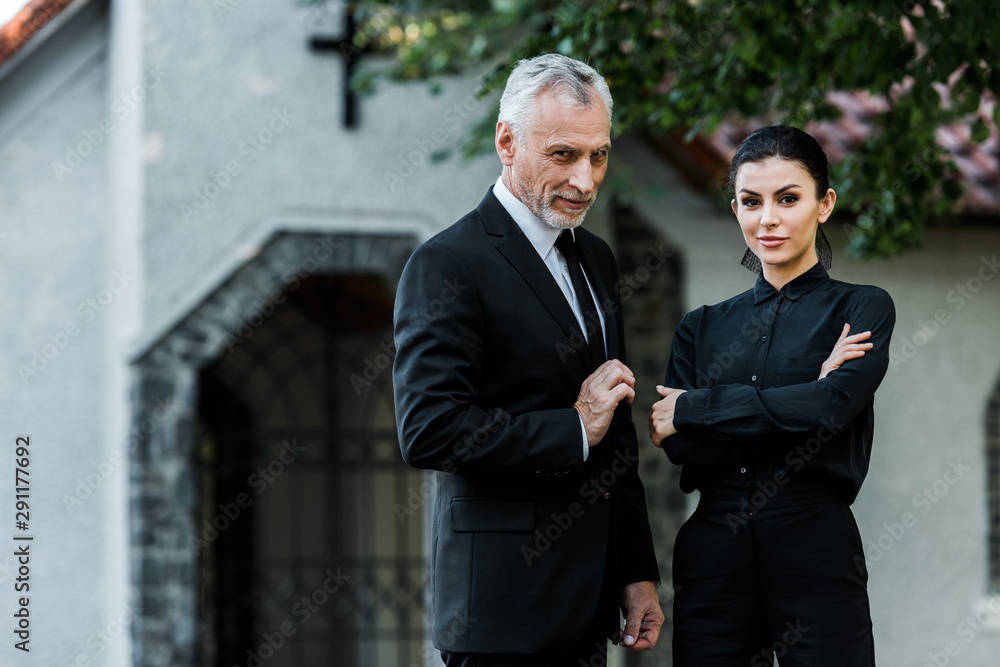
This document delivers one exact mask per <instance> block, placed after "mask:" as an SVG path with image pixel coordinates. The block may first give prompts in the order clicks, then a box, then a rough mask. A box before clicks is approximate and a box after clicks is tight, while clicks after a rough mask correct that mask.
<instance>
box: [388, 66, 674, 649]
mask: <svg viewBox="0 0 1000 667" xmlns="http://www.w3.org/2000/svg"><path fill="white" fill-rule="evenodd" d="M611 110H612V101H611V95H610V93H609V91H608V86H607V84H606V83H605V81H604V79H603V77H601V75H600V74H598V73H597V71H595V70H594V69H593V68H591V67H589V66H588V65H586V64H584V63H581V62H578V61H575V60H571V59H569V58H566V57H564V56H560V55H555V54H546V55H542V56H538V57H536V58H532V59H530V60H523V61H521V62H520V63H518V65H517V67H516V68H515V69H514V71H513V72H512V73H511V75H510V78H509V79H508V81H507V86H506V89H505V90H504V93H503V97H502V98H501V100H500V114H499V118H498V121H497V126H496V150H497V153H498V154H499V156H500V161H501V162H502V163H503V172H502V174H501V176H500V178H499V179H498V180H497V182H496V183H495V184H494V185H493V187H492V188H490V190H489V191H488V192H487V193H486V196H485V198H483V200H482V202H480V204H479V206H478V207H477V208H476V209H475V210H474V211H472V212H470V213H468V214H467V215H466V216H464V217H463V218H462V219H461V220H459V221H458V222H456V223H455V224H454V225H452V226H451V227H449V228H447V229H446V230H444V231H443V232H441V233H440V234H438V235H436V236H435V237H433V238H431V239H430V240H428V241H427V242H426V243H425V244H423V245H422V246H421V247H420V248H418V249H417V251H416V252H415V253H414V254H413V256H412V257H411V258H410V260H409V262H408V263H407V265H406V268H405V269H404V270H403V275H402V278H401V279H400V283H399V289H398V292H397V297H396V308H395V313H394V326H395V340H396V347H397V352H396V358H395V365H394V368H393V380H394V387H395V397H396V420H397V424H398V428H399V442H400V448H401V450H402V453H403V458H404V459H405V460H406V462H407V463H408V464H410V465H412V466H415V467H417V468H426V469H433V470H439V471H441V472H442V474H440V475H439V484H438V492H437V498H436V502H435V506H434V519H433V521H434V538H433V543H432V553H431V563H432V564H431V567H432V586H431V588H432V604H433V608H432V636H433V640H434V645H435V647H436V648H438V649H440V650H441V652H442V658H443V660H444V662H445V663H446V664H447V665H449V666H452V665H464V666H476V667H487V666H494V665H518V666H519V667H521V666H530V665H539V666H541V665H544V666H545V667H552V666H554V665H567V666H569V665H572V666H573V667H578V665H581V664H582V665H597V664H605V662H604V660H605V656H606V652H607V639H608V638H609V637H613V638H615V639H616V640H619V639H620V641H621V644H623V645H624V646H625V647H626V648H628V649H630V650H643V649H650V648H652V647H653V645H654V644H655V643H656V640H657V637H658V635H659V631H660V627H661V625H662V622H663V614H662V612H661V611H660V606H659V601H658V599H657V595H656V590H655V586H656V581H657V580H658V579H659V574H658V571H657V565H656V558H655V556H654V554H653V544H652V538H651V535H650V530H649V521H648V518H647V514H646V501H645V492H644V490H643V487H642V483H641V481H640V480H639V475H638V470H637V468H638V452H637V443H636V436H635V429H634V428H633V426H632V419H631V413H630V405H629V404H630V403H631V402H632V399H633V397H634V396H635V391H634V383H635V378H634V376H633V374H632V372H631V371H630V370H629V369H628V367H627V366H626V365H625V363H624V361H625V347H624V340H623V326H622V317H621V301H620V298H619V294H618V290H617V289H616V288H617V285H618V268H617V265H616V264H615V260H614V256H613V255H612V253H611V250H610V249H609V248H608V246H607V244H605V243H604V242H603V241H602V240H601V239H599V238H598V237H597V236H595V235H593V234H591V233H589V232H587V231H585V230H583V229H582V228H580V224H581V223H582V222H583V219H584V216H585V215H586V213H587V210H588V209H589V208H590V206H591V204H593V202H594V198H595V197H596V195H597V190H598V188H599V187H600V185H601V181H602V180H603V179H604V175H605V172H606V170H607V165H608V151H609V149H610V148H611V140H610V128H611ZM445 293H446V294H447V295H448V297H449V298H448V302H449V303H447V304H446V307H445V308H444V309H443V310H442V309H437V311H438V312H437V314H436V315H435V314H430V313H429V312H428V310H427V308H426V304H428V303H429V302H431V301H433V300H435V299H440V298H441V295H442V294H445ZM619 608H620V609H621V611H622V612H623V613H624V615H625V619H626V623H625V628H624V630H623V631H621V630H620V617H619ZM581 661H582V662H581Z"/></svg>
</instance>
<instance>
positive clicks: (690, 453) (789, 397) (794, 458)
mask: <svg viewBox="0 0 1000 667" xmlns="http://www.w3.org/2000/svg"><path fill="white" fill-rule="evenodd" d="M895 321H896V312H895V308H894V306H893V303H892V299H891V298H890V297H889V295H888V293H886V291H885V290H883V289H880V288H878V287H873V286H870V285H852V284H849V283H845V282H841V281H839V280H833V279H832V278H830V276H829V275H828V274H827V272H826V270H825V269H824V268H823V267H822V265H820V264H818V263H817V264H816V265H815V266H814V267H813V268H811V269H810V270H809V271H807V272H805V273H804V274H802V275H801V276H799V277H797V278H795V279H794V280H792V281H791V282H789V283H788V284H787V285H785V286H784V287H783V288H782V289H781V290H780V291H779V290H776V289H774V287H772V286H771V285H770V284H769V283H768V282H767V281H766V280H764V277H763V275H762V274H758V276H757V283H756V285H754V287H753V289H751V290H748V291H746V292H744V293H743V294H740V295H738V296H735V297H733V298H732V299H729V300H728V301H723V302H722V303H719V304H716V305H714V306H702V307H701V308H699V309H697V310H694V311H692V312H690V313H688V314H687V315H686V316H685V317H684V319H683V321H682V322H681V324H680V326H679V327H678V329H677V333H676V335H675V336H674V342H673V347H672V350H671V353H670V363H669V366H668V369H667V376H666V381H665V384H666V386H668V387H675V388H680V389H687V390H688V391H687V392H686V393H684V394H681V396H680V397H679V398H678V400H677V405H676V409H675V414H674V425H675V427H676V428H677V431H678V433H677V434H675V435H673V436H671V437H669V438H667V439H666V440H665V441H664V444H663V446H664V450H665V451H666V453H667V456H668V457H669V458H670V460H671V461H673V462H674V463H677V464H683V466H684V467H683V470H682V472H681V489H682V490H683V491H684V492H685V493H691V492H692V491H693V490H694V489H696V488H698V489H702V490H704V489H705V488H707V487H711V486H712V485H713V484H715V483H719V482H721V483H724V484H728V483H732V482H740V483H742V482H745V483H746V485H747V487H748V488H753V487H759V488H761V489H763V490H766V489H767V488H771V489H773V488H775V486H778V487H780V486H784V485H786V484H788V483H789V482H795V483H799V482H810V481H814V480H825V481H826V482H828V484H826V485H827V486H831V485H832V486H833V487H835V488H836V489H837V491H838V492H839V495H841V496H842V497H843V498H844V499H845V500H846V501H847V502H848V503H852V502H854V499H855V498H856V497H857V494H858V491H859V490H860V488H861V483H862V482H863V481H864V479H865V475H866V474H867V473H868V462H869V458H870V455H871V446H872V431H873V428H874V413H873V408H872V405H873V397H874V395H875V390H876V389H877V388H878V386H879V383H881V382H882V378H883V377H884V376H885V373H886V370H887V368H888V364H889V338H890V336H891V335H892V328H893V325H894V324H895ZM845 323H848V324H850V325H851V334H855V333H860V332H863V331H871V332H872V336H871V338H870V339H869V341H868V342H871V343H873V348H872V349H871V350H869V351H868V352H867V353H866V354H865V356H864V357H861V358H859V359H850V360H848V361H846V362H845V363H844V364H843V365H842V366H841V367H840V368H838V369H837V370H834V371H832V372H831V373H830V374H829V375H827V376H826V377H825V378H823V379H822V380H819V379H818V378H819V374H820V369H821V366H822V364H823V362H824V361H825V360H826V358H827V357H828V356H829V355H830V352H831V350H833V346H834V345H835V343H836V341H837V339H838V338H839V337H840V334H841V331H842V330H843V327H844V324H845Z"/></svg>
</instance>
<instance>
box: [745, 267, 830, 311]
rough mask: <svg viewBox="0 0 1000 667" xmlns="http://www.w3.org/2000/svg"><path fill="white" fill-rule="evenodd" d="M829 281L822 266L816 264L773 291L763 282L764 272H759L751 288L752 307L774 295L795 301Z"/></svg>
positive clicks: (769, 284) (769, 285)
mask: <svg viewBox="0 0 1000 667" xmlns="http://www.w3.org/2000/svg"><path fill="white" fill-rule="evenodd" d="M829 279H830V275H829V274H828V273H827V272H826V269H824V268H823V265H822V264H820V263H819V262H816V264H815V265H814V266H813V267H812V268H811V269H809V270H808V271H806V272H805V273H803V274H802V275H801V276H797V277H796V278H793V279H792V280H791V281H789V283H788V284H787V285H785V286H784V287H782V288H781V290H780V291H779V290H776V289H774V286H773V285H771V283H769V282H767V281H766V280H764V272H763V271H761V272H760V273H758V274H757V283H756V284H755V285H754V287H753V302H754V305H757V304H758V303H760V302H762V301H767V300H768V299H770V298H771V297H772V296H774V295H776V294H781V296H783V297H785V298H786V299H790V300H792V301H795V300H796V299H798V298H799V297H800V296H802V295H803V294H805V293H807V292H811V291H812V290H814V289H815V288H817V287H819V286H820V285H822V284H823V283H824V282H826V281H827V280H829Z"/></svg>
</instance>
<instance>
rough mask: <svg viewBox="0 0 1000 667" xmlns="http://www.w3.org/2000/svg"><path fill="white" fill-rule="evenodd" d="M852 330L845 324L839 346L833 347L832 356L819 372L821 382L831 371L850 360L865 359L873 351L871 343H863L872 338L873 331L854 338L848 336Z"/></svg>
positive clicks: (838, 341) (838, 340)
mask: <svg viewBox="0 0 1000 667" xmlns="http://www.w3.org/2000/svg"><path fill="white" fill-rule="evenodd" d="M850 330H851V325H850V324H845V325H844V330H843V331H841V332H840V338H838V339H837V344H836V345H834V346H833V351H832V352H830V356H829V357H827V359H826V361H824V362H823V367H822V368H821V369H820V372H819V379H820V380H822V379H823V378H825V377H826V376H827V375H829V374H830V371H833V370H835V369H837V368H840V366H841V364H843V363H844V362H845V361H847V360H848V359H857V358H858V357H863V356H865V352H867V351H868V350H870V349H872V344H871V343H862V342H861V341H863V340H868V339H869V338H871V337H872V332H871V331H864V332H862V333H859V334H854V335H853V336H848V335H847V334H848V333H849V332H850Z"/></svg>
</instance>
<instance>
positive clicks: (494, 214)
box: [478, 188, 593, 368]
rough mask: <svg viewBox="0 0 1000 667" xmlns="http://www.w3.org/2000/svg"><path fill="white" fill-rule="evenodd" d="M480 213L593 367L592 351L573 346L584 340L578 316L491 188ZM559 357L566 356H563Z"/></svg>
mask: <svg viewBox="0 0 1000 667" xmlns="http://www.w3.org/2000/svg"><path fill="white" fill-rule="evenodd" d="M478 211H479V216H480V218H481V219H482V220H483V225H484V227H485V228H486V233H487V234H489V235H490V236H493V237H496V249H497V251H498V252H499V253H500V254H501V255H503V257H504V258H505V259H506V260H507V261H508V262H509V263H510V265H511V266H512V267H513V268H514V270H515V271H517V272H518V273H519V274H520V275H521V278H522V279H523V280H524V282H526V283H527V284H528V287H529V288H530V289H531V291H532V292H534V293H535V296H536V297H538V300H539V301H540V302H541V303H542V305H543V306H545V309H546V310H548V311H549V313H550V314H551V315H552V317H553V318H554V319H555V321H556V322H557V323H558V324H559V327H560V328H561V329H562V330H563V332H564V333H565V334H566V338H567V341H566V344H567V347H568V348H570V349H573V350H575V351H576V353H577V354H579V355H580V357H581V358H582V359H583V362H584V363H585V364H586V365H587V367H588V368H593V360H592V359H591V356H590V348H589V347H588V346H587V345H586V343H584V344H583V345H574V344H573V342H574V341H580V340H583V337H582V336H583V335H582V334H581V333H580V326H579V323H578V322H577V319H576V315H574V314H573V310H572V308H570V305H569V303H567V302H566V297H565V295H564V294H563V292H562V290H561V289H560V288H559V285H557V284H556V281H555V278H553V277H552V274H551V273H550V272H549V269H548V267H547V266H545V262H543V261H542V258H541V257H539V256H538V253H537V252H535V248H534V247H533V246H532V245H531V242H530V241H528V239H527V237H525V235H524V233H523V232H522V231H521V228H520V227H518V226H517V223H515V222H514V219H513V218H511V217H510V214H509V213H507V209H505V208H504V207H503V205H502V204H501V203H500V201H499V200H498V199H497V198H496V196H495V195H494V194H493V189H492V188H490V191H489V192H487V193H486V197H484V198H483V201H482V202H480V204H479V207H478ZM560 356H563V355H562V354H560Z"/></svg>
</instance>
